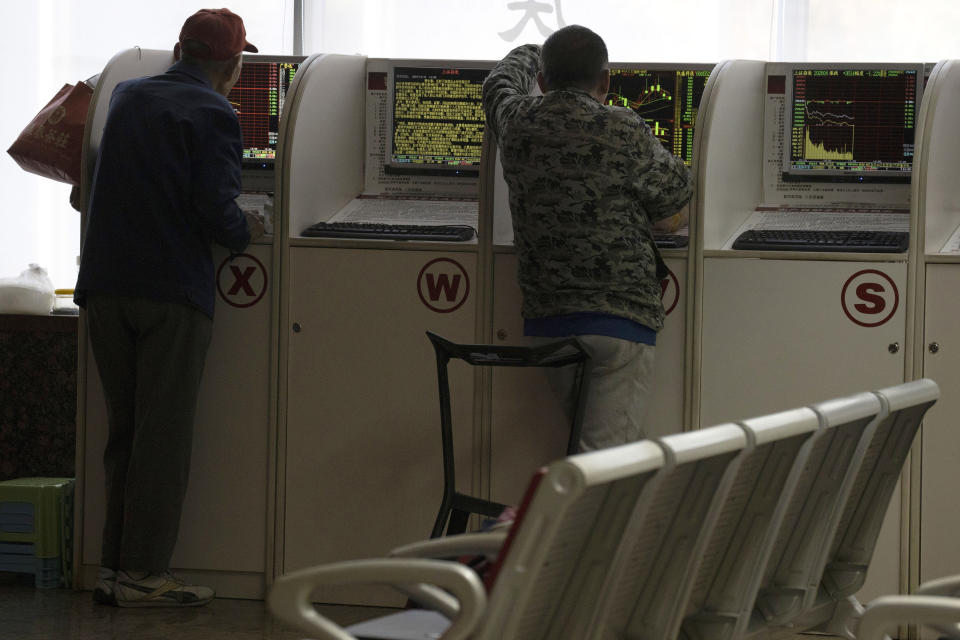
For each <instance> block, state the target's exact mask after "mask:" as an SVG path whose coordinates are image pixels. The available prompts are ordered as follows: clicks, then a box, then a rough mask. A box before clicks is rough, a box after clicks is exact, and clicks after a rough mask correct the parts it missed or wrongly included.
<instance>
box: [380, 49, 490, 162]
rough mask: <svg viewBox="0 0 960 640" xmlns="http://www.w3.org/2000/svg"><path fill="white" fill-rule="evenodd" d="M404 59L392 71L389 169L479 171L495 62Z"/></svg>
mask: <svg viewBox="0 0 960 640" xmlns="http://www.w3.org/2000/svg"><path fill="white" fill-rule="evenodd" d="M484 64H485V63H464V62H451V63H450V64H449V66H446V65H444V66H430V65H424V66H411V65H406V64H403V63H398V64H395V65H393V66H391V68H390V70H389V73H388V75H387V91H388V95H389V103H388V122H387V132H388V136H389V138H388V141H387V147H388V148H387V162H386V166H385V167H384V170H385V171H386V172H387V173H413V174H420V175H441V174H442V175H452V176H458V175H462V176H475V175H477V174H478V172H479V167H480V150H481V147H482V146H483V130H484V124H485V121H484V115H483V103H482V94H481V90H482V87H483V81H484V80H485V79H486V77H487V74H488V73H490V67H489V64H488V65H487V66H484Z"/></svg>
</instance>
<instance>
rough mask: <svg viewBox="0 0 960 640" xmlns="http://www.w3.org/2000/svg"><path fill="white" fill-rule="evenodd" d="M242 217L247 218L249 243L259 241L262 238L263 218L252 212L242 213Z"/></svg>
mask: <svg viewBox="0 0 960 640" xmlns="http://www.w3.org/2000/svg"><path fill="white" fill-rule="evenodd" d="M243 215H244V216H245V217H246V218H247V229H249V230H250V241H251V242H253V241H254V240H259V239H260V238H262V237H263V233H264V228H263V217H262V216H261V215H260V214H259V213H256V212H254V211H244V212H243Z"/></svg>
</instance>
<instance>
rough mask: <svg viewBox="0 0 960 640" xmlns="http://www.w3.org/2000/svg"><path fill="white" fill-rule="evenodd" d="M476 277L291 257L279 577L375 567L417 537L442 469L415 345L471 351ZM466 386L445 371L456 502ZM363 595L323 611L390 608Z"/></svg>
mask: <svg viewBox="0 0 960 640" xmlns="http://www.w3.org/2000/svg"><path fill="white" fill-rule="evenodd" d="M475 273H476V255H475V254H473V253H440V252H433V251H405V250H374V249H346V248H345V249H340V248H317V247H293V248H291V250H290V315H289V326H286V327H282V331H285V332H287V334H288V336H289V349H288V351H289V357H288V364H287V366H288V381H287V397H286V401H287V412H288V413H287V429H286V439H285V440H286V442H285V450H284V452H283V455H285V459H286V467H285V482H284V486H285V511H284V513H285V519H284V529H283V531H284V535H283V543H284V553H283V562H282V564H281V566H280V567H279V568H280V570H281V571H285V572H288V571H293V570H296V569H300V568H303V567H306V566H311V565H317V564H322V563H327V562H333V561H338V560H344V559H348V558H361V557H381V556H383V555H384V554H386V553H387V552H389V551H390V549H392V548H393V547H395V546H397V545H400V544H404V543H408V542H412V541H415V540H422V539H425V538H427V537H429V535H430V531H431V529H432V527H433V523H434V518H435V517H436V514H437V510H438V508H439V506H440V499H441V495H442V489H443V484H442V478H443V473H442V470H443V466H442V456H441V448H440V410H439V400H438V391H437V366H436V359H435V356H434V351H433V347H432V345H431V343H430V341H429V340H428V339H427V337H426V335H425V332H426V331H428V330H429V331H433V332H434V333H437V334H439V335H441V336H443V337H445V338H447V339H449V340H452V341H454V342H460V343H472V342H474V325H475V313H476V307H475V304H474V300H475V298H476V293H475V291H474V290H473V289H474V280H475ZM294 324H296V325H297V326H298V328H299V330H297V329H294V328H293V327H294ZM474 372H475V370H474V368H473V367H471V366H469V365H467V364H465V363H463V362H460V361H453V362H451V363H450V366H449V373H450V391H451V397H452V403H453V428H454V437H455V443H456V445H457V451H458V458H457V463H458V469H457V472H458V477H459V482H458V489H460V490H461V491H464V492H469V491H470V490H471V487H470V478H471V471H472V468H471V465H472V456H473V451H472V447H471V445H472V437H473V411H472V409H473V395H474V387H473V380H474ZM371 593H373V592H372V591H369V590H349V589H345V590H331V592H330V593H329V594H323V596H322V598H323V600H325V601H328V602H346V603H355V604H376V603H384V604H386V603H390V604H397V602H396V598H395V596H394V597H392V599H391V598H387V597H386V596H383V597H384V598H386V599H380V596H379V595H371Z"/></svg>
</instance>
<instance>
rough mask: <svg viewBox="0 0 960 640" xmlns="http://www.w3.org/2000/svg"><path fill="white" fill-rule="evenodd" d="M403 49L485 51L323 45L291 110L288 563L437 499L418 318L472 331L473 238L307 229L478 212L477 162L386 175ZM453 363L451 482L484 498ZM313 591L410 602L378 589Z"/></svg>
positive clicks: (425, 519) (397, 536)
mask: <svg viewBox="0 0 960 640" xmlns="http://www.w3.org/2000/svg"><path fill="white" fill-rule="evenodd" d="M395 62H396V63H398V64H403V65H407V66H420V67H423V66H427V67H451V66H454V65H456V66H459V67H470V66H473V67H478V68H489V67H490V65H491V63H489V62H485V63H480V62H477V63H466V62H464V61H457V62H451V61H439V60H435V61H411V60H404V61H399V62H398V61H390V60H383V59H368V58H366V57H363V56H342V55H318V56H313V57H311V58H309V59H308V60H307V61H306V62H305V63H304V64H303V65H302V66H301V68H300V71H299V72H298V76H297V78H298V79H297V84H298V87H297V91H296V93H295V96H294V99H293V100H294V101H293V104H292V105H291V110H290V112H289V117H287V118H286V119H285V122H284V124H283V125H282V133H281V135H282V137H283V156H284V157H283V158H282V162H283V165H284V166H285V167H287V170H286V171H285V172H284V173H283V177H282V185H281V194H282V200H281V202H282V205H281V208H282V216H281V226H282V231H281V232H280V235H282V236H283V242H282V247H281V255H282V268H281V273H282V282H281V295H280V324H279V326H280V332H279V333H280V363H281V365H280V370H279V381H280V385H279V386H280V421H279V424H280V432H279V448H278V477H277V480H278V492H277V538H276V557H277V566H276V571H277V573H278V574H279V573H284V572H289V571H292V570H296V569H300V568H303V567H307V566H311V565H316V564H320V563H325V562H330V561H335V560H342V559H347V558H361V557H370V556H382V555H383V554H385V553H386V552H387V551H389V550H390V549H391V548H393V547H395V546H397V545H400V544H403V543H408V542H413V541H416V540H421V539H424V538H426V537H428V536H429V534H430V531H431V528H432V526H433V522H434V519H435V517H436V515H437V510H438V508H439V506H440V500H441V495H442V490H443V460H442V455H441V438H440V409H439V398H438V386H437V365H436V360H435V356H434V351H433V348H432V346H431V343H430V341H429V340H428V338H427V336H426V331H428V330H429V331H432V332H434V333H437V334H439V335H441V336H443V337H444V338H447V339H448V340H451V341H453V342H457V343H474V342H477V338H478V330H477V327H478V318H479V315H480V313H481V309H482V304H481V303H480V300H481V299H482V292H483V290H484V286H485V282H484V279H485V277H484V273H483V271H482V269H481V261H482V257H481V254H480V243H479V242H478V240H476V239H474V240H472V241H468V242H425V241H397V240H361V239H326V238H314V237H304V236H303V231H304V230H305V229H306V228H307V227H308V226H310V225H311V224H313V223H316V222H323V221H330V220H334V219H336V220H360V221H365V222H366V221H379V220H385V221H389V222H401V221H410V220H419V221H422V222H429V221H431V220H432V219H437V220H438V221H441V220H442V221H445V222H451V221H457V222H462V223H467V224H470V226H473V227H477V226H478V224H479V225H480V226H481V227H482V225H483V222H482V220H481V221H479V222H478V219H479V218H480V217H481V216H479V214H478V209H482V208H483V202H481V201H480V197H481V196H480V192H479V180H478V178H477V177H476V176H473V177H461V176H451V175H440V176H429V175H410V174H388V173H385V171H384V164H385V157H386V153H387V151H386V146H387V140H388V137H389V134H388V128H387V127H388V120H389V118H390V112H391V106H392V105H391V104H390V103H389V97H388V83H392V81H393V80H392V72H391V68H392V66H393V65H394V63H395ZM410 198H413V199H410ZM424 201H430V202H428V204H424ZM451 212H452V213H451ZM449 216H453V217H454V218H455V220H451V219H449ZM482 234H483V232H482V229H481V234H480V235H481V236H482ZM441 283H444V284H441ZM449 373H450V392H451V398H452V423H453V427H454V429H453V431H454V441H455V446H456V451H457V455H456V457H457V460H456V462H457V467H458V468H457V475H458V483H457V484H458V487H459V488H460V490H462V491H468V492H471V491H472V494H473V495H478V496H479V495H480V491H479V486H480V478H479V473H480V462H479V460H480V455H479V452H480V445H479V443H480V441H481V439H482V438H483V437H484V435H483V434H482V433H481V429H482V424H481V422H480V420H479V417H477V416H478V414H479V413H480V412H479V410H478V407H479V406H480V401H479V400H478V396H477V394H478V390H477V389H476V388H475V380H478V379H479V378H478V377H477V372H476V371H475V370H474V369H473V368H472V367H470V366H468V365H466V364H464V363H462V362H460V363H458V362H453V363H451V365H450V371H449ZM560 453H562V451H561V452H560ZM318 597H320V598H321V599H326V600H327V601H331V602H368V603H383V604H397V603H399V602H401V601H398V599H397V596H396V595H395V594H394V593H393V592H392V591H391V590H388V589H385V588H384V589H383V590H382V591H381V590H379V589H377V588H375V587H372V588H368V587H363V588H356V589H350V588H345V589H337V590H336V591H335V592H331V593H330V594H329V595H327V594H324V593H322V592H321V593H320V594H319V595H318Z"/></svg>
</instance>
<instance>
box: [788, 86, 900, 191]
mask: <svg viewBox="0 0 960 640" xmlns="http://www.w3.org/2000/svg"><path fill="white" fill-rule="evenodd" d="M917 83H918V70H917V69H895V68H887V69H880V68H877V69H795V70H794V71H793V73H792V77H791V85H790V89H791V94H790V100H789V102H788V110H789V111H788V113H787V127H788V140H789V145H788V147H787V148H786V150H785V161H786V162H785V167H784V168H785V170H786V172H787V173H794V174H796V173H806V174H816V173H823V174H886V175H890V176H893V175H897V174H899V175H901V176H903V175H909V172H910V170H911V168H912V165H913V150H914V134H915V125H916V115H917V88H918V87H917Z"/></svg>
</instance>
